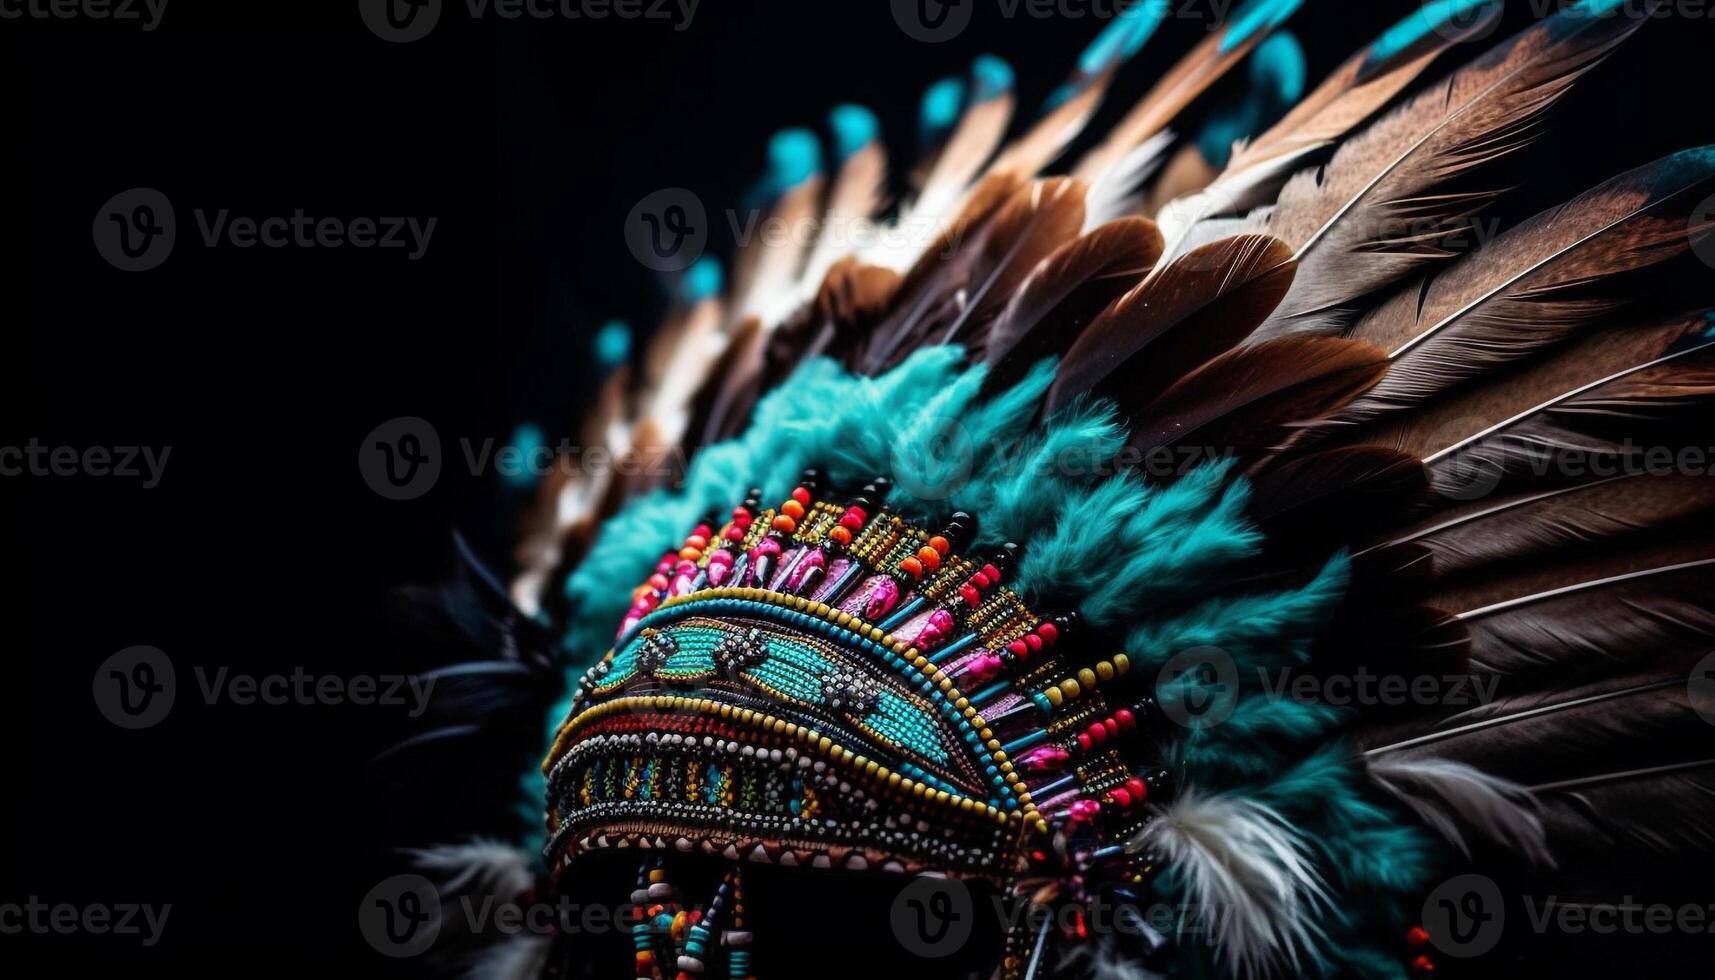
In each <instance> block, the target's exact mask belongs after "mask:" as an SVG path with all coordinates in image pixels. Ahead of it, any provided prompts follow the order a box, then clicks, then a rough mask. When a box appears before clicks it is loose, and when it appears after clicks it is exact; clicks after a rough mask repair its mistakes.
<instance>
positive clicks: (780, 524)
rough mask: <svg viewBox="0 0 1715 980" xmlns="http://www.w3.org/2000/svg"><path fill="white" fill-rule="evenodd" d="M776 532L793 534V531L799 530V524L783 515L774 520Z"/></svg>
mask: <svg viewBox="0 0 1715 980" xmlns="http://www.w3.org/2000/svg"><path fill="white" fill-rule="evenodd" d="M774 530H776V531H780V532H783V533H785V534H791V533H792V532H793V531H796V530H798V522H797V521H795V520H793V519H792V518H790V517H788V516H786V515H785V514H781V515H779V516H777V517H775V518H774Z"/></svg>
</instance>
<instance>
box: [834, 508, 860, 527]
mask: <svg viewBox="0 0 1715 980" xmlns="http://www.w3.org/2000/svg"><path fill="white" fill-rule="evenodd" d="M840 526H841V527H843V528H845V529H846V530H848V531H861V530H863V518H862V517H859V516H858V515H856V514H854V513H852V512H851V511H849V510H848V511H846V514H845V516H844V517H841V518H840Z"/></svg>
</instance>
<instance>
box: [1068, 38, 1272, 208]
mask: <svg viewBox="0 0 1715 980" xmlns="http://www.w3.org/2000/svg"><path fill="white" fill-rule="evenodd" d="M1230 30H1231V27H1230V26H1229V27H1223V28H1222V29H1221V30H1219V31H1216V32H1215V33H1213V34H1210V35H1209V36H1208V37H1207V38H1204V39H1203V41H1202V42H1201V43H1200V44H1198V45H1197V46H1196V47H1194V48H1192V49H1191V51H1190V53H1188V54H1186V55H1185V57H1184V58H1182V59H1180V61H1179V63H1178V64H1176V65H1174V66H1173V67H1172V68H1170V69H1168V71H1167V74H1165V75H1163V76H1162V77H1161V79H1160V80H1159V81H1157V82H1156V83H1155V87H1154V88H1152V89H1150V90H1149V92H1148V93H1147V94H1146V95H1144V97H1143V98H1142V99H1141V100H1139V101H1138V103H1137V104H1136V105H1135V106H1133V107H1132V109H1131V111H1130V112H1128V113H1126V115H1125V118H1123V119H1121V120H1120V121H1119V122H1118V123H1116V124H1115V125H1114V127H1113V129H1111V130H1109V131H1108V136H1107V138H1106V139H1105V140H1103V141H1102V143H1101V144H1100V145H1099V146H1096V147H1095V148H1093V149H1091V150H1090V152H1088V153H1086V154H1085V155H1084V158H1083V159H1082V160H1080V161H1078V166H1077V168H1076V169H1074V170H1073V171H1072V172H1073V174H1074V175H1075V176H1077V177H1080V178H1082V179H1084V180H1085V181H1087V182H1089V183H1094V182H1095V181H1096V179H1097V178H1099V177H1100V176H1101V175H1102V173H1103V172H1104V171H1106V170H1107V169H1108V168H1109V167H1110V166H1112V165H1113V164H1115V163H1117V162H1119V161H1120V160H1121V159H1123V158H1124V157H1125V155H1126V154H1127V153H1129V152H1131V150H1132V149H1133V148H1135V147H1137V146H1138V145H1139V144H1141V143H1142V142H1143V141H1144V140H1147V139H1149V138H1150V137H1151V136H1154V135H1156V134H1157V133H1159V132H1161V131H1162V130H1163V129H1165V128H1166V127H1167V124H1168V123H1171V122H1172V121H1173V119H1174V117H1176V116H1178V115H1179V113H1180V112H1182V111H1184V109H1185V107H1186V106H1188V105H1190V104H1191V103H1192V102H1193V101H1195V100H1196V98H1197V97H1198V96H1199V95H1202V94H1203V93H1204V92H1205V91H1207V90H1208V89H1209V87H1210V86H1211V85H1214V84H1215V83H1216V82H1218V81H1220V80H1221V78H1222V77H1223V76H1225V75H1226V73H1227V72H1229V71H1231V70H1232V69H1233V67H1234V66H1235V65H1238V64H1239V63H1240V62H1242V61H1243V60H1244V59H1245V57H1246V56H1247V55H1249V54H1250V53H1251V51H1252V50H1253V49H1254V48H1255V47H1256V46H1257V45H1258V44H1261V43H1262V42H1263V41H1264V40H1265V39H1267V38H1268V35H1269V33H1270V32H1269V31H1266V30H1258V31H1253V32H1252V33H1251V36H1249V37H1247V38H1245V39H1244V40H1243V41H1242V42H1240V43H1239V44H1236V45H1233V47H1232V49H1231V50H1227V51H1223V50H1222V47H1223V45H1225V44H1226V42H1227V35H1228V33H1229V31H1230Z"/></svg>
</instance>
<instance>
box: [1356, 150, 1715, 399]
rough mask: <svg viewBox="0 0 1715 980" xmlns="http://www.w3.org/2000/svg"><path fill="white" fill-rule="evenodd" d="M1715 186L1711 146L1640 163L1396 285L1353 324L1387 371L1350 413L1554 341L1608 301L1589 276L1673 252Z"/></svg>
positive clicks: (1424, 393)
mask: <svg viewBox="0 0 1715 980" xmlns="http://www.w3.org/2000/svg"><path fill="white" fill-rule="evenodd" d="M1712 187H1715V147H1703V148H1700V149H1695V150H1686V151H1684V152H1682V153H1678V154H1675V155H1673V156H1671V157H1668V158H1666V159H1664V160H1659V161H1657V162H1655V163H1652V164H1647V165H1645V166H1643V167H1639V168H1637V169H1636V170H1633V171H1631V172H1629V173H1626V174H1623V175H1621V176H1619V177H1616V178H1614V179H1612V180H1610V181H1608V182H1607V183H1605V184H1603V185H1601V186H1600V187H1597V188H1596V189H1595V190H1592V191H1589V192H1588V193H1585V194H1582V195H1580V196H1578V197H1577V198H1574V199H1573V200H1572V201H1570V202H1568V203H1567V204H1564V205H1562V206H1561V207H1558V208H1555V209H1554V210H1552V211H1549V212H1547V213H1545V214H1542V215H1538V216H1537V217H1535V218H1533V219H1531V220H1529V221H1527V222H1525V223H1524V224H1522V225H1520V226H1518V227H1517V228H1514V229H1512V230H1510V231H1508V232H1507V233H1505V234H1503V235H1502V236H1501V237H1499V238H1497V239H1495V240H1494V241H1493V242H1490V243H1489V244H1487V245H1485V246H1483V247H1482V248H1479V249H1477V250H1476V251H1475V252H1473V253H1471V254H1470V255H1468V256H1466V257H1465V258H1463V259H1461V260H1460V261H1458V262H1457V263H1455V264H1454V265H1453V266H1452V267H1451V268H1449V269H1448V270H1447V271H1446V272H1445V273H1443V274H1441V275H1439V276H1436V277H1435V278H1434V279H1432V280H1429V281H1427V282H1424V283H1422V284H1420V285H1416V286H1412V287H1409V288H1406V289H1403V290H1400V291H1399V292H1397V293H1395V294H1394V295H1393V296H1392V297H1391V298H1390V299H1389V300H1388V301H1387V302H1386V303H1385V304H1383V305H1382V306H1380V307H1378V308H1377V309H1376V310H1374V311H1373V312H1371V313H1370V314H1368V315H1367V316H1365V317H1364V318H1363V319H1362V320H1360V321H1359V322H1358V324H1357V326H1355V327H1354V328H1353V329H1352V332H1351V334H1350V336H1352V337H1353V338H1355V339H1358V340H1367V341H1369V342H1370V343H1373V344H1376V345H1377V346H1379V347H1381V348H1383V349H1384V350H1387V351H1388V352H1389V355H1388V356H1389V357H1390V358H1391V359H1392V360H1393V367H1392V369H1390V370H1389V372H1388V376H1387V377H1386V378H1385V379H1383V380H1382V383H1381V384H1379V385H1377V386H1376V388H1375V390H1374V391H1371V392H1370V393H1369V394H1368V395H1366V396H1364V398H1363V399H1361V400H1360V401H1359V402H1358V403H1356V404H1354V405H1352V407H1351V408H1350V409H1349V410H1348V411H1347V413H1346V415H1347V417H1350V418H1366V417H1369V416H1372V415H1375V414H1379V413H1382V412H1387V411H1394V410H1398V409H1401V408H1405V407H1409V406H1412V405H1416V404H1418V403H1420V402H1422V401H1424V400H1425V399H1427V398H1428V397H1430V396H1432V395H1435V394H1437V393H1439V392H1441V391H1444V390H1446V389H1447V388H1449V387H1451V386H1453V385H1455V384H1458V383H1460V382H1462V381H1465V380H1468V379H1470V378H1472V377H1474V376H1476V375H1478V374H1480V373H1482V372H1483V371H1484V370H1486V369H1488V368H1491V367H1493V366H1495V365H1497V364H1501V363H1505V362H1507V361H1509V360H1512V359H1515V358H1520V357H1523V356H1525V355H1528V354H1530V353H1532V352H1534V351H1537V350H1540V349H1541V348H1543V347H1546V346H1549V345H1551V344H1554V343H1557V342H1559V341H1561V340H1562V339H1564V338H1565V337H1567V336H1568V335H1569V334H1570V333H1571V332H1572V331H1573V330H1576V329H1577V328H1579V327H1581V326H1585V325H1587V324H1590V323H1592V322H1593V321H1595V320H1596V319H1597V318H1599V317H1602V316H1604V315H1606V314H1608V313H1610V312H1611V311H1613V310H1614V309H1615V308H1616V307H1617V306H1618V305H1619V301H1618V300H1617V299H1615V298H1613V297H1612V296H1603V295H1599V294H1598V295H1590V291H1591V290H1590V287H1591V285H1592V283H1595V282H1599V281H1600V280H1601V279H1602V278H1603V277H1607V276H1613V275H1618V274H1620V273H1623V272H1628V271H1632V270H1636V269H1641V268H1644V267H1646V266H1650V265H1655V264H1658V263H1661V262H1664V261H1666V260H1667V259H1669V258H1672V257H1673V256H1675V255H1679V254H1681V253H1682V252H1684V251H1685V250H1686V249H1688V248H1690V247H1691V246H1692V245H1693V244H1694V242H1695V241H1696V239H1697V238H1698V237H1700V236H1704V235H1707V233H1708V230H1709V229H1707V228H1702V227H1700V228H1698V229H1695V230H1694V229H1693V228H1692V222H1691V211H1692V209H1693V208H1695V207H1697V206H1698V205H1699V204H1700V203H1701V202H1702V200H1703V199H1704V198H1705V197H1707V196H1708V194H1709V192H1710V190H1711V189H1712Z"/></svg>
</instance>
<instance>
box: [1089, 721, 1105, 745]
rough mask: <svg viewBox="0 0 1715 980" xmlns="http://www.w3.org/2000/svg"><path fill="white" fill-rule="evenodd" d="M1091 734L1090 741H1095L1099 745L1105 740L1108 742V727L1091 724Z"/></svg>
mask: <svg viewBox="0 0 1715 980" xmlns="http://www.w3.org/2000/svg"><path fill="white" fill-rule="evenodd" d="M1089 734H1090V741H1092V742H1094V743H1095V744H1097V745H1100V744H1102V743H1103V742H1106V741H1107V740H1108V731H1107V729H1105V728H1103V727H1102V726H1100V725H1091V726H1090V727H1089Z"/></svg>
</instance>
